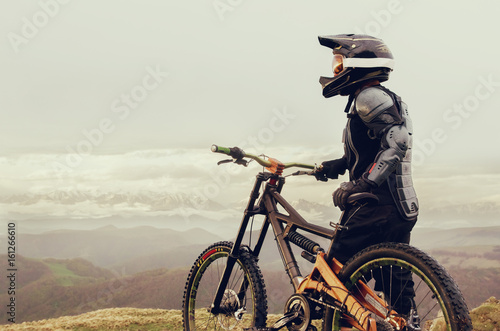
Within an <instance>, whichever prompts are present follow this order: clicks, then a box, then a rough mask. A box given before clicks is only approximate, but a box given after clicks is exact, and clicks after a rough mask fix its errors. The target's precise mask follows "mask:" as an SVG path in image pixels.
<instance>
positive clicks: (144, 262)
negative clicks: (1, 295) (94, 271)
mask: <svg viewBox="0 0 500 331" xmlns="http://www.w3.org/2000/svg"><path fill="white" fill-rule="evenodd" d="M220 240H222V239H221V238H219V237H218V236H217V235H215V234H212V233H210V232H208V231H206V230H203V229H192V230H190V231H184V232H182V231H175V230H171V229H158V228H154V227H149V226H142V227H135V228H117V227H115V226H111V225H110V226H105V227H102V228H99V229H95V230H57V231H49V232H45V233H42V234H22V243H23V245H22V246H21V247H19V252H20V254H22V255H23V256H29V257H33V258H48V257H52V258H58V259H68V258H74V257H81V258H84V259H86V260H88V261H90V262H92V263H94V264H95V265H97V266H101V267H107V268H116V269H118V270H120V272H125V273H127V274H132V273H135V272H138V271H143V270H149V269H154V268H174V267H178V266H185V265H187V264H188V263H191V261H193V260H194V259H195V258H196V257H197V256H198V254H199V253H200V252H201V250H202V249H203V248H204V247H205V246H207V245H208V244H209V243H212V242H215V241H220ZM187 261H189V262H187ZM124 268H125V269H124Z"/></svg>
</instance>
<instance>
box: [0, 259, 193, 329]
mask: <svg viewBox="0 0 500 331" xmlns="http://www.w3.org/2000/svg"><path fill="white" fill-rule="evenodd" d="M3 261H7V259H6V258H5V255H0V262H1V263H0V268H2V270H6V269H7V267H6V265H5V262H3ZM16 262H17V269H18V272H17V275H18V277H17V279H16V296H15V297H16V303H17V305H16V308H17V309H16V310H17V311H18V314H17V316H16V319H17V321H18V322H22V321H30V320H38V319H44V318H50V317H58V316H64V315H75V314H81V313H84V312H88V311H92V310H97V309H102V308H111V307H128V306H131V307H136V308H151V307H155V308H164V309H169V308H177V309H178V308H179V307H180V304H181V303H180V302H181V298H182V293H183V289H184V283H185V280H186V277H187V273H188V269H174V270H167V269H157V270H152V271H147V272H142V273H138V274H135V275H133V276H126V275H122V274H118V273H117V272H113V271H110V270H107V269H103V268H100V267H96V266H94V265H93V264H92V263H90V262H89V261H86V260H84V259H81V258H76V259H65V260H57V259H53V258H50V259H43V260H37V259H32V258H23V257H22V256H17V258H16ZM7 281H8V279H7V277H1V279H0V287H1V288H3V289H5V288H7V287H8V286H7ZM8 300H9V296H8V295H7V293H6V292H2V293H1V294H0V302H8ZM5 316H6V315H5V314H4V317H2V319H1V320H0V323H3V322H6V318H7V317H5Z"/></svg>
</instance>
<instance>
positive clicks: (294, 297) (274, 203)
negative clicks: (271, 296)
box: [183, 145, 472, 331]
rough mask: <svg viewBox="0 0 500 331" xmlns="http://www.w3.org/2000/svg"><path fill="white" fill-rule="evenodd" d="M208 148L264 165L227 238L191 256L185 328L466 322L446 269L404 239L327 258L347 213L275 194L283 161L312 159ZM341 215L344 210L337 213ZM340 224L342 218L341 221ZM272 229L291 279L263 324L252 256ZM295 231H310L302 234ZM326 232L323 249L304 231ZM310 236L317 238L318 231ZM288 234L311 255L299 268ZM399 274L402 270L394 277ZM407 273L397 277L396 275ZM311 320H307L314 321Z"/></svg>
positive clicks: (362, 197)
mask: <svg viewBox="0 0 500 331" xmlns="http://www.w3.org/2000/svg"><path fill="white" fill-rule="evenodd" d="M212 151H213V152H216V153H222V154H227V155H229V156H231V159H229V160H223V161H220V162H219V164H221V163H225V162H234V163H236V164H239V165H243V166H247V165H248V163H249V162H250V161H252V160H255V161H256V162H257V163H258V164H260V165H261V166H263V167H266V170H267V171H260V172H259V173H258V174H257V176H256V180H255V183H254V186H253V188H252V190H251V193H250V198H249V200H248V204H247V207H246V209H245V211H244V215H243V218H242V220H241V224H240V227H239V230H238V233H237V235H236V239H235V240H234V242H229V241H223V242H218V243H215V244H213V245H210V246H209V247H208V248H207V249H205V250H204V251H203V252H202V253H201V254H200V255H199V257H198V258H197V259H196V261H195V262H194V265H193V266H192V268H191V270H190V272H189V275H188V279H187V282H186V286H185V290H184V298H183V301H184V302H183V325H184V330H185V331H194V330H248V331H258V330H279V329H282V328H284V327H286V328H288V330H291V331H316V330H317V327H316V326H315V325H319V326H320V327H321V328H322V329H323V330H328V331H329V330H340V329H341V325H342V326H343V327H345V325H346V324H347V325H350V327H352V328H354V329H358V330H365V331H375V330H384V331H388V330H408V331H410V330H411V331H417V330H453V331H464V330H472V325H471V320H470V317H469V313H468V309H467V305H466V304H465V301H464V299H463V296H462V294H461V292H460V290H459V288H458V286H457V285H456V283H455V282H454V280H453V279H452V278H451V277H450V276H449V275H448V273H447V272H446V270H445V269H444V268H443V267H442V266H441V265H440V264H439V263H438V262H437V261H436V260H434V259H433V258H432V257H430V256H429V255H427V254H426V253H424V252H423V251H421V250H419V249H417V248H415V247H412V246H410V245H406V244H400V243H383V244H378V245H374V246H371V247H368V248H366V249H365V250H362V251H361V252H359V253H358V254H356V255H355V256H353V257H352V258H351V259H350V260H349V261H347V262H346V263H345V264H344V265H342V264H341V263H340V262H338V261H337V260H336V259H335V257H334V256H335V247H336V243H337V238H339V236H340V235H341V233H342V231H345V228H346V227H348V226H349V220H348V219H347V220H344V222H340V223H334V222H331V223H330V226H331V228H327V227H322V226H319V225H315V224H312V223H310V222H307V221H306V220H305V219H304V218H303V217H302V216H301V215H300V214H299V213H298V212H297V211H296V210H295V209H294V208H293V207H292V205H291V204H290V203H289V202H287V201H286V200H285V198H284V197H283V196H282V195H281V191H282V189H283V186H284V184H285V177H286V176H284V175H283V170H285V169H288V168H292V167H298V168H303V169H307V170H299V171H296V172H294V173H291V174H289V176H290V175H304V174H309V175H311V174H314V172H315V171H316V170H317V169H316V166H315V165H309V164H303V163H282V162H280V161H278V160H276V159H273V158H269V157H266V156H257V155H253V154H249V153H245V152H244V151H243V150H242V149H240V148H238V147H232V148H226V147H220V146H216V145H213V146H212ZM376 200H377V198H376V196H375V195H373V194H371V193H357V194H353V195H351V196H350V197H349V201H348V204H349V205H350V208H355V211H354V213H355V212H357V210H359V209H361V208H363V207H364V206H366V205H369V204H373V203H376V202H377V201H376ZM255 215H263V217H264V221H263V222H262V226H261V229H260V231H259V235H258V237H257V240H256V242H255V244H254V245H252V247H251V246H250V245H249V244H246V243H244V242H243V240H244V237H245V233H246V232H247V230H248V226H249V224H250V221H251V220H252V219H253V217H254V216H255ZM347 215H352V213H349V214H348V213H346V211H344V212H343V213H342V215H341V220H343V218H344V217H348V216H347ZM340 224H342V225H340ZM270 228H271V229H272V231H273V234H274V238H275V240H276V242H277V247H278V251H279V253H280V255H281V258H282V260H283V265H284V269H285V271H286V273H287V275H288V276H289V278H290V281H291V284H292V285H293V293H292V294H291V295H290V297H289V298H288V300H287V301H286V303H285V305H284V309H283V315H282V316H281V317H280V318H279V319H278V321H277V322H275V323H274V324H273V325H272V326H271V325H270V326H267V324H266V321H267V313H268V306H267V295H266V287H265V284H264V279H263V276H262V272H261V270H260V268H259V266H258V265H257V261H258V257H259V253H260V252H261V250H262V248H263V243H264V240H265V238H266V234H267V233H268V230H269V229H270ZM303 233H306V234H308V235H309V238H308V237H306V236H305V235H304V234H303ZM311 235H314V236H318V237H321V238H324V239H326V240H327V242H329V247H328V249H327V250H325V249H323V248H322V247H321V246H320V245H319V244H318V243H317V242H315V241H314V240H312V239H310V237H311ZM317 240H318V239H317ZM291 244H293V245H295V246H298V247H299V248H300V249H302V250H303V251H302V253H301V256H302V257H303V258H305V259H306V260H308V261H309V262H311V263H312V264H313V266H312V271H311V272H310V273H309V274H308V275H307V276H305V277H303V276H302V274H301V272H300V270H299V266H298V263H297V260H296V259H295V256H294V253H293V251H292V246H291ZM405 273H406V274H407V275H409V276H410V277H398V275H402V274H405ZM404 279H406V280H405V281H404V282H405V283H404V284H403V280H404ZM408 287H409V288H410V289H411V290H412V292H413V294H412V295H411V297H410V301H407V302H406V304H407V303H408V302H410V303H411V304H410V306H408V305H407V306H405V307H404V306H403V300H402V298H403V296H404V295H405V294H404V293H403V292H404V291H407V289H408ZM313 322H314V324H313Z"/></svg>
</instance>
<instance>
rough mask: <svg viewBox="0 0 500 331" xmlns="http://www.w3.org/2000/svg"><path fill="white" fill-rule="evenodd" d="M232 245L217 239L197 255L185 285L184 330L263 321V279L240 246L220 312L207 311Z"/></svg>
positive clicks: (262, 323) (240, 326)
mask: <svg viewBox="0 0 500 331" xmlns="http://www.w3.org/2000/svg"><path fill="white" fill-rule="evenodd" d="M232 247H233V244H232V243H231V242H219V243H216V244H213V245H211V246H209V247H208V248H207V249H205V250H204V251H203V252H202V253H201V254H200V256H199V257H198V258H197V259H196V261H195V263H194V265H193V267H192V268H191V271H190V273H189V276H188V280H187V283H186V287H185V289H184V302H183V312H182V317H183V324H184V330H185V331H194V330H243V329H244V328H250V327H253V326H265V325H266V318H267V297H266V289H265V285H264V280H263V277H262V273H261V272H260V269H259V267H258V266H257V263H256V261H255V258H254V257H253V256H252V255H251V254H250V252H249V251H248V249H246V248H242V249H240V252H239V257H238V259H237V261H236V263H235V265H234V268H233V271H232V273H231V277H230V278H229V281H228V282H227V284H226V288H225V291H224V297H223V299H222V302H221V304H220V313H218V314H216V315H214V314H212V313H210V308H211V305H212V302H213V299H214V296H215V292H216V291H217V288H218V286H219V281H220V279H221V277H222V274H223V272H224V269H225V267H226V263H227V259H228V256H229V254H230V253H231V249H232Z"/></svg>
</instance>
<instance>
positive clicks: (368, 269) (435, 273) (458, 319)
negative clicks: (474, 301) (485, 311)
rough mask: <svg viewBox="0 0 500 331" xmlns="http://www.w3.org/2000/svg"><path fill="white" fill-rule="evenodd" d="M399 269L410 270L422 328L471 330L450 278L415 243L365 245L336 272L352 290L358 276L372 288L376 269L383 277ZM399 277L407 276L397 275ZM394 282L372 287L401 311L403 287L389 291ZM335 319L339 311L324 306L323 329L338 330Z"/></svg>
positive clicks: (466, 310) (462, 299)
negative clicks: (382, 293) (363, 248)
mask: <svg viewBox="0 0 500 331" xmlns="http://www.w3.org/2000/svg"><path fill="white" fill-rule="evenodd" d="M382 270H384V271H382ZM401 270H409V271H410V272H411V279H412V280H413V282H414V286H413V288H414V291H415V294H416V295H415V298H414V306H416V312H417V314H418V316H419V317H420V319H421V321H420V327H421V329H422V330H428V331H431V330H432V331H436V330H450V331H468V330H472V323H471V320H470V316H469V312H468V308H467V305H466V303H465V300H464V298H463V296H462V293H461V292H460V290H459V288H458V286H457V285H456V283H455V281H454V280H453V278H452V277H451V276H450V275H449V274H448V273H447V272H446V270H445V269H444V268H443V267H442V266H441V265H440V264H439V263H438V262H437V261H436V260H434V259H433V258H432V257H430V256H429V255H427V254H426V253H424V252H422V251H421V250H419V249H417V248H415V247H412V246H409V245H406V244H398V243H383V244H378V245H374V246H371V247H368V248H366V249H365V250H363V251H361V252H359V253H358V254H356V255H355V256H354V257H352V258H351V259H350V260H349V261H347V262H346V264H345V265H344V266H343V268H342V270H341V271H340V273H339V275H338V276H339V279H340V280H341V281H342V282H343V283H344V284H345V285H346V287H347V288H348V289H349V290H350V291H351V292H354V293H355V292H356V283H357V281H358V280H363V281H364V282H365V283H367V284H368V285H369V286H370V287H371V288H372V289H374V287H375V286H374V284H375V281H374V279H376V278H377V277H379V276H377V273H378V274H380V275H382V273H384V274H385V275H386V278H385V279H387V278H390V279H396V278H394V277H395V276H391V277H387V275H388V274H390V275H396V274H397V273H398V272H399V274H401V273H402V271H401ZM403 272H404V271H403ZM406 272H407V271H406ZM407 273H408V272H407ZM379 278H380V277H379ZM402 278H404V279H408V278H409V277H406V278H405V277H400V279H402ZM396 283H397V281H393V282H391V281H389V282H379V287H378V288H377V290H376V291H377V292H384V293H385V297H384V298H385V300H386V301H387V302H392V303H393V305H394V306H393V307H392V308H393V309H394V310H396V311H398V309H401V311H403V310H405V309H404V308H400V307H401V306H402V305H403V303H401V301H402V300H400V299H399V298H401V297H402V296H401V295H400V294H401V292H403V291H399V290H398V291H399V292H400V293H393V292H392V291H391V289H392V288H393V287H395V288H397V287H398V285H397V284H396ZM400 283H401V284H400V285H399V287H400V288H405V286H404V285H403V284H402V283H403V281H400ZM386 284H390V286H388V285H386ZM405 284H406V283H405ZM380 285H382V287H383V289H381V288H380ZM393 285H394V286H393ZM389 287H390V288H391V289H389ZM379 290H380V291H379ZM396 292H397V291H396ZM406 293H407V292H406ZM389 296H391V298H389ZM403 297H404V295H403ZM398 302H400V304H399V307H396V306H397V305H398ZM398 312H399V311H398ZM339 323H340V316H339V313H338V312H337V313H336V311H335V310H333V309H331V308H328V309H326V310H325V314H324V318H323V330H325V331H329V330H339V327H340V324H339ZM377 324H378V323H377ZM409 329H410V328H409Z"/></svg>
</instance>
